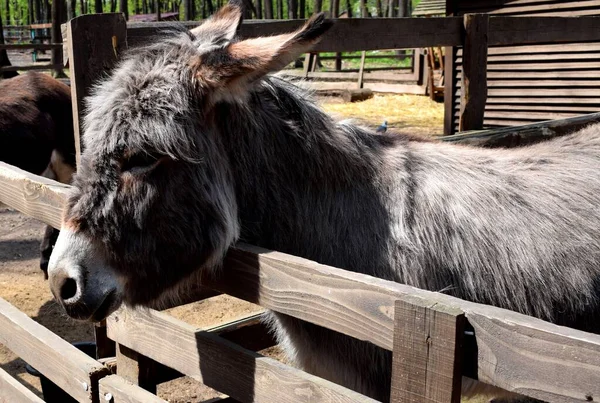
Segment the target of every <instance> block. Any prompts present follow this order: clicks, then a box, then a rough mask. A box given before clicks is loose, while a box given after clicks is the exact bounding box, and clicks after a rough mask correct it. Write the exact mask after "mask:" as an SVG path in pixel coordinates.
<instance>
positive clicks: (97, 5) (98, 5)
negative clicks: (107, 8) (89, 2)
mask: <svg viewBox="0 0 600 403" xmlns="http://www.w3.org/2000/svg"><path fill="white" fill-rule="evenodd" d="M94 12H95V13H96V14H102V12H104V10H103V9H102V0H94Z"/></svg>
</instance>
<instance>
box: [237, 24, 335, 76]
mask: <svg viewBox="0 0 600 403" xmlns="http://www.w3.org/2000/svg"><path fill="white" fill-rule="evenodd" d="M332 25H333V22H332V21H331V20H328V19H326V18H325V14H323V13H319V14H316V15H313V16H312V17H311V18H310V19H309V20H308V21H307V22H306V23H305V24H304V25H303V26H302V27H301V28H300V29H298V30H297V31H296V32H292V33H290V34H283V35H276V36H271V37H262V38H253V39H247V40H245V41H240V42H237V43H233V44H231V45H230V46H229V48H228V51H229V54H230V56H231V59H232V60H234V61H235V63H236V64H237V65H238V66H239V67H238V70H239V71H237V72H236V73H237V74H247V75H249V76H250V77H249V78H250V81H251V80H252V79H256V78H259V77H261V76H264V75H265V74H267V73H270V72H275V71H278V70H281V69H282V68H284V67H285V66H287V65H288V64H289V63H291V62H293V61H294V60H295V59H296V58H297V57H298V56H300V55H301V54H302V53H305V52H307V51H309V50H310V49H311V48H312V47H313V46H314V45H315V44H317V43H318V42H319V41H320V40H321V36H322V35H323V34H324V33H325V32H326V31H327V30H328V29H329V28H331V26H332Z"/></svg>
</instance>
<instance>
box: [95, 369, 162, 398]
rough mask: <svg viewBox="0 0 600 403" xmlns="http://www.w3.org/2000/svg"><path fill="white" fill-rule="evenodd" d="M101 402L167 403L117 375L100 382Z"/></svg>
mask: <svg viewBox="0 0 600 403" xmlns="http://www.w3.org/2000/svg"><path fill="white" fill-rule="evenodd" d="M99 384H100V401H106V402H109V403H167V401H166V400H163V399H161V398H159V397H158V396H156V395H155V394H152V393H150V392H148V391H146V390H144V389H142V388H140V387H139V386H137V385H134V384H133V383H131V382H129V381H126V380H125V379H123V378H121V377H120V376H117V375H110V376H107V377H105V378H103V379H101V380H100V382H99Z"/></svg>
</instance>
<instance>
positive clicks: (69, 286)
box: [60, 278, 77, 301]
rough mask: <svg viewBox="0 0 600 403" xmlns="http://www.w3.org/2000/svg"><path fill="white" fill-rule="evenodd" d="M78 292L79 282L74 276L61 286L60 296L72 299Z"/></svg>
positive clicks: (64, 299)
mask: <svg viewBox="0 0 600 403" xmlns="http://www.w3.org/2000/svg"><path fill="white" fill-rule="evenodd" d="M75 294H77V282H75V280H73V279H72V278H68V279H66V280H65V282H64V283H63V285H62V287H61V288H60V298H61V299H62V300H63V301H66V300H68V299H71V298H73V297H74V296H75Z"/></svg>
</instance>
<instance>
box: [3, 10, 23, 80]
mask: <svg viewBox="0 0 600 403" xmlns="http://www.w3.org/2000/svg"><path fill="white" fill-rule="evenodd" d="M0 44H2V45H4V28H2V16H1V15H0ZM0 66H1V67H4V66H11V64H10V60H9V59H8V53H6V49H2V50H0ZM18 75H19V74H18V73H17V72H16V71H5V72H3V73H2V75H1V77H2V78H12V77H15V76H18Z"/></svg>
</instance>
